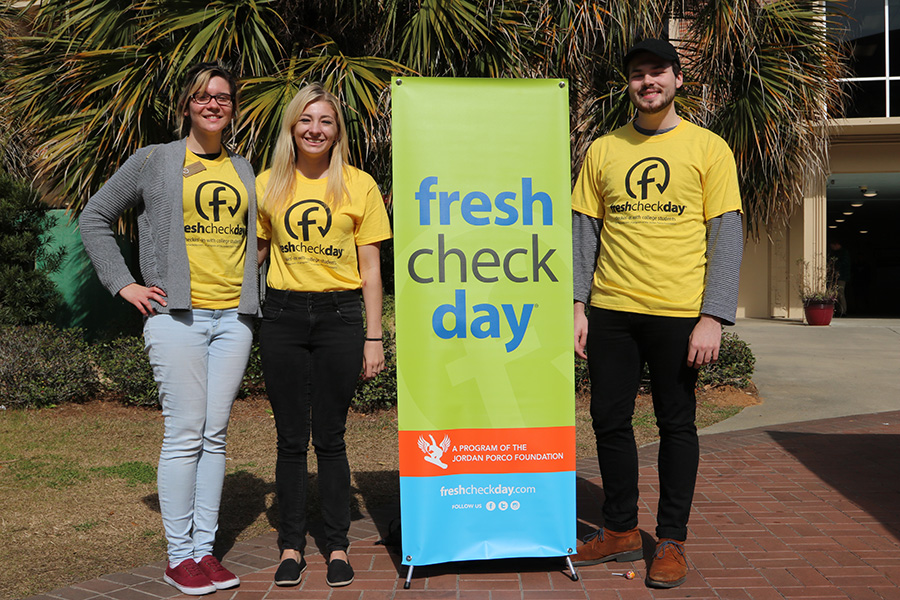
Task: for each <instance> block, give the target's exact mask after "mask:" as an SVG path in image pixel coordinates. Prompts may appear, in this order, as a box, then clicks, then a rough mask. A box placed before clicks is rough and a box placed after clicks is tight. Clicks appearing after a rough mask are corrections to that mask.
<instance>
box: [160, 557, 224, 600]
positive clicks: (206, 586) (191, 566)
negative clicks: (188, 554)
mask: <svg viewBox="0 0 900 600" xmlns="http://www.w3.org/2000/svg"><path fill="white" fill-rule="evenodd" d="M163 580H164V581H165V582H166V583H170V584H172V585H174V586H175V587H177V588H178V590H179V591H180V592H181V593H182V594H187V595H188V596H202V595H204V594H211V593H213V592H214V591H216V586H215V585H213V582H212V581H210V580H209V577H207V576H206V575H204V574H203V571H201V570H200V566H199V565H198V564H197V563H195V562H194V559H193V558H186V559H184V560H183V561H181V564H179V565H178V566H177V567H175V568H174V569H173V568H172V567H166V574H165V575H164V576H163Z"/></svg>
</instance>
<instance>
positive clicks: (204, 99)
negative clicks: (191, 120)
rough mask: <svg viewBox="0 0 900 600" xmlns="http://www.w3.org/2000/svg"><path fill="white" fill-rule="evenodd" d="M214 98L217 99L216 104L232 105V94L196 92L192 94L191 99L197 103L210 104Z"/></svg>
mask: <svg viewBox="0 0 900 600" xmlns="http://www.w3.org/2000/svg"><path fill="white" fill-rule="evenodd" d="M213 98H215V99H216V104H218V105H219V106H231V102H232V99H231V94H215V95H212V94H207V93H206V92H198V93H196V94H191V100H193V101H194V102H196V103H197V104H202V105H206V104H209V101H210V100H212V99H213Z"/></svg>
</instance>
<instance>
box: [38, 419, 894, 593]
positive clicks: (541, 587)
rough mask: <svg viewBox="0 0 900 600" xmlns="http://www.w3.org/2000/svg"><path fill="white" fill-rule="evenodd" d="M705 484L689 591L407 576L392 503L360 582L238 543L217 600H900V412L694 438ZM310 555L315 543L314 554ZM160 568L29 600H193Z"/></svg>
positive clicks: (519, 575) (360, 556) (368, 544)
mask: <svg viewBox="0 0 900 600" xmlns="http://www.w3.org/2000/svg"><path fill="white" fill-rule="evenodd" d="M700 441H701V459H700V475H699V478H698V481H697V491H696V495H695V500H694V511H693V514H692V516H691V523H690V537H689V539H688V545H687V549H688V558H689V561H690V565H691V572H690V574H689V576H688V580H687V582H686V583H685V584H684V585H682V586H681V587H679V588H676V589H673V590H650V589H648V588H646V587H645V586H644V584H643V581H642V579H640V578H639V579H635V580H633V581H628V580H625V579H623V578H621V577H615V576H613V575H612V573H614V572H619V571H624V570H626V569H627V568H633V569H634V570H636V571H637V572H638V574H639V576H640V577H641V578H642V577H643V575H644V574H645V572H646V564H645V563H644V561H638V562H635V563H633V564H632V565H631V566H630V567H629V564H628V563H616V564H614V565H613V566H612V567H607V566H606V565H598V566H596V567H586V568H582V569H580V579H579V581H571V580H570V579H569V578H568V577H567V576H566V574H565V570H564V562H563V561H562V560H546V559H545V560H538V559H532V560H503V561H479V562H469V563H453V564H445V565H436V566H431V567H418V568H416V569H415V573H414V575H415V576H414V578H413V582H412V587H411V589H409V590H404V589H403V581H404V577H405V576H406V568H405V567H402V566H401V565H400V557H399V555H398V554H397V553H396V552H392V551H390V550H389V549H388V548H386V547H385V546H382V545H376V541H378V540H379V539H380V537H381V536H380V535H379V531H381V532H382V533H384V532H386V531H387V528H388V524H389V523H390V521H391V520H392V519H393V518H394V517H395V516H396V515H397V512H398V509H397V507H393V508H391V509H386V510H385V511H383V513H382V512H379V513H377V514H375V515H374V517H373V518H371V517H370V518H366V519H362V520H359V521H356V522H354V523H353V527H352V529H351V536H352V539H353V546H352V549H351V555H350V556H351V561H352V564H353V566H354V568H355V569H356V581H354V583H353V584H352V585H350V586H349V587H346V588H342V589H337V590H331V589H330V588H328V586H327V585H326V584H325V565H324V561H323V560H322V558H321V556H318V555H311V556H308V560H309V563H310V568H309V570H308V571H307V572H306V574H305V575H304V578H303V582H302V583H301V585H300V586H298V587H296V588H277V587H275V586H274V585H273V584H272V575H273V573H274V571H275V567H276V562H275V561H276V560H277V555H276V551H275V550H274V548H275V543H274V542H275V540H274V534H272V535H266V536H262V537H260V538H256V539H253V540H250V541H247V542H238V543H236V544H235V545H234V547H233V548H232V549H231V550H230V551H229V553H228V555H227V556H226V557H225V560H224V561H223V562H224V563H225V564H226V565H227V566H229V567H230V568H231V569H232V570H233V571H235V572H236V573H237V574H238V575H240V576H241V580H242V582H241V585H240V587H238V588H236V589H234V590H228V591H221V592H217V593H216V594H215V595H213V596H210V598H212V599H215V600H228V599H233V600H263V599H267V600H276V599H294V598H296V599H305V598H310V599H323V600H324V599H345V598H346V599H350V598H353V599H357V600H371V599H374V598H397V599H398V600H406V599H409V600H413V599H422V598H426V599H443V598H478V599H489V600H505V599H507V598H517V599H519V598H526V599H542V598H547V599H554V598H558V599H570V598H572V599H574V598H578V599H581V598H598V599H607V598H608V599H611V600H612V599H619V600H637V599H642V598H648V599H649V598H673V599H674V598H693V599H702V598H717V599H718V598H722V599H734V600H738V599H747V600H772V599H778V598H816V599H826V598H828V599H830V598H850V599H852V600H869V599H872V600H876V599H894V598H896V599H900V544H898V541H900V411H896V412H887V413H878V414H873V415H861V416H855V417H841V418H836V419H826V420H821V421H808V422H803V423H795V424H790V425H780V426H772V427H767V428H760V429H751V430H746V431H739V432H734V433H721V434H715V435H707V436H701V438H700ZM655 454H656V447H655V446H649V447H645V448H643V449H641V454H640V455H641V460H642V467H641V482H642V489H641V495H642V501H643V504H642V506H641V515H640V519H641V521H640V527H641V529H642V530H643V531H644V532H645V533H644V537H645V540H644V541H645V546H644V548H645V556H646V555H647V552H648V551H652V547H653V540H652V538H651V537H650V534H652V532H653V530H654V526H655V522H654V518H653V512H654V511H655V505H656V498H657V493H656V489H655V483H656V473H655V467H654V464H655ZM578 475H579V479H578V515H579V517H580V519H581V523H580V524H579V534H584V533H587V532H588V531H590V529H591V528H592V527H593V526H595V525H596V524H598V522H599V515H598V513H597V510H596V504H597V502H596V498H597V497H599V496H600V494H602V491H601V489H600V483H599V473H598V472H597V468H596V462H595V461H594V460H581V461H579V462H578ZM311 547H312V548H314V547H315V546H314V545H311ZM162 570H163V564H162V563H159V564H153V565H148V566H145V567H142V568H139V569H136V570H134V571H132V572H130V573H116V574H113V575H108V576H105V577H101V578H100V579H95V580H92V581H86V582H84V583H80V584H77V585H73V586H72V587H68V588H65V589H60V590H55V591H53V592H50V593H48V594H44V595H41V596H34V597H33V598H32V599H31V600H49V599H66V600H88V599H99V598H104V599H109V598H115V599H123V600H132V599H134V600H140V599H147V600H151V599H158V598H188V597H187V596H180V595H176V594H173V592H175V591H176V590H174V588H172V587H170V586H168V585H166V584H165V583H163V582H162V581H161V575H162Z"/></svg>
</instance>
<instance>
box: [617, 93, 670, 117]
mask: <svg viewBox="0 0 900 600" xmlns="http://www.w3.org/2000/svg"><path fill="white" fill-rule="evenodd" d="M641 91H642V92H643V91H644V90H643V89H642V90H641ZM628 95H629V97H630V98H631V104H632V105H633V106H634V107H635V108H636V109H637V111H638V112H641V113H644V114H646V115H655V114H657V113H660V112H662V111H664V110H666V109H668V108H669V106H671V105H672V103H673V102H675V90H671V91H669V92H667V91H666V90H660V92H659V95H658V96H657V97H656V98H655V99H654V100H652V101H647V100H644V99H643V98H641V96H640V94H639V93H634V92H632V91H631V90H628Z"/></svg>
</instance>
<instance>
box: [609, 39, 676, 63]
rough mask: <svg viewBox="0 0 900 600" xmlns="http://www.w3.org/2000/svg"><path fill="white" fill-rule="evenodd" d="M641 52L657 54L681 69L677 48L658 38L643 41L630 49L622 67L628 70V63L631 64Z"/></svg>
mask: <svg viewBox="0 0 900 600" xmlns="http://www.w3.org/2000/svg"><path fill="white" fill-rule="evenodd" d="M641 52H649V53H650V54H655V55H656V56H658V57H660V58H662V59H665V60H670V61H672V62H673V63H674V64H676V65H678V67H679V68H680V67H681V63H680V62H679V59H678V51H677V50H676V49H675V46H673V45H672V44H670V43H669V42H667V41H665V40H659V39H656V38H647V39H646V40H641V41H640V42H638V43H637V44H635V45H633V46H632V47H631V48H629V49H628V52H626V53H625V59H624V60H623V61H622V67H623V68H625V69H628V63H630V62H631V59H632V58H634V57H635V56H636V55H638V54H640V53H641Z"/></svg>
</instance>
